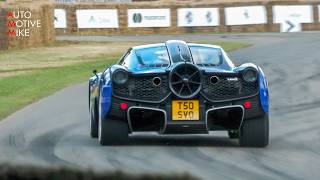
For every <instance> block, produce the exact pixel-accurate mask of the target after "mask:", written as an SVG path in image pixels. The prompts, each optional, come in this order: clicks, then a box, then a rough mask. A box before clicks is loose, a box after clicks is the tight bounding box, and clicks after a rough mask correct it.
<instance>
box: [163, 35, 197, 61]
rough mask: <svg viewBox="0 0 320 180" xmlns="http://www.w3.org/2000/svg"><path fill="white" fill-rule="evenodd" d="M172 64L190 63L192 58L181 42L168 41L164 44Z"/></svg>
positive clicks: (185, 44) (186, 47) (185, 45)
mask: <svg viewBox="0 0 320 180" xmlns="http://www.w3.org/2000/svg"><path fill="white" fill-rule="evenodd" d="M165 44H166V46H167V49H168V52H169V57H170V59H171V61H172V63H179V62H189V63H192V62H193V61H192V56H191V52H190V49H189V47H188V44H187V43H186V42H185V41H181V40H168V41H166V42H165Z"/></svg>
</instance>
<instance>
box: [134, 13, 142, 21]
mask: <svg viewBox="0 0 320 180" xmlns="http://www.w3.org/2000/svg"><path fill="white" fill-rule="evenodd" d="M132 20H133V22H134V23H141V22H142V15H141V13H134V14H133V16H132Z"/></svg>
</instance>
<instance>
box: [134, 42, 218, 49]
mask: <svg viewBox="0 0 320 180" xmlns="http://www.w3.org/2000/svg"><path fill="white" fill-rule="evenodd" d="M187 44H188V45H189V46H201V47H211V48H217V49H221V47H220V46H217V45H212V44H197V43H187ZM165 45H166V44H165V43H155V44H146V45H139V46H134V47H132V49H133V50H139V49H145V48H152V47H159V46H165Z"/></svg>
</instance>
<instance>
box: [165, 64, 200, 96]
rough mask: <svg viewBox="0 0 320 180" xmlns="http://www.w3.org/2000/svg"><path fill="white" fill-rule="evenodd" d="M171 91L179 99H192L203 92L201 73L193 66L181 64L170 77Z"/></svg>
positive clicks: (173, 70)
mask: <svg viewBox="0 0 320 180" xmlns="http://www.w3.org/2000/svg"><path fill="white" fill-rule="evenodd" d="M169 82H170V83H169V85H170V89H171V91H172V92H173V93H174V94H175V95H176V96H178V97H179V98H192V97H194V96H195V95H197V94H198V93H199V91H200V90H201V72H200V70H199V69H198V67H196V66H195V65H193V64H189V63H181V64H178V65H177V66H176V67H174V68H173V69H172V71H171V72H170V75H169Z"/></svg>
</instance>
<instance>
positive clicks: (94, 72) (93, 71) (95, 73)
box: [92, 69, 98, 78]
mask: <svg viewBox="0 0 320 180" xmlns="http://www.w3.org/2000/svg"><path fill="white" fill-rule="evenodd" d="M92 73H93V74H94V75H95V76H96V77H97V78H98V75H97V70H96V69H94V70H92Z"/></svg>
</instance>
